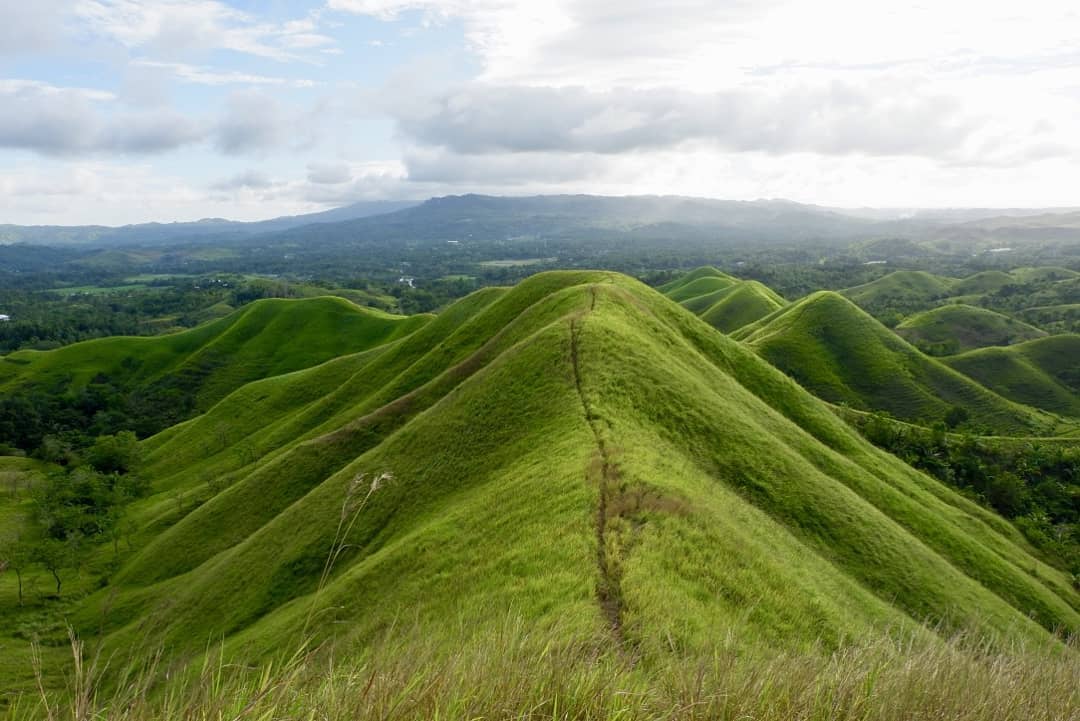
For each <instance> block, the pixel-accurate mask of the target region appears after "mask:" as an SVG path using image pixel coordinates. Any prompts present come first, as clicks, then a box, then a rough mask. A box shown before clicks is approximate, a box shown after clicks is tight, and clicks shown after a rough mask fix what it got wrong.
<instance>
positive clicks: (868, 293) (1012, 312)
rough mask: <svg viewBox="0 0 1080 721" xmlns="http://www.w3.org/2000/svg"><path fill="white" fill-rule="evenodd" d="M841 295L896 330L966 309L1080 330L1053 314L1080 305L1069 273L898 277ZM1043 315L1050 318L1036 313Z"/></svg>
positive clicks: (1077, 278) (1077, 277)
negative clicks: (907, 322)
mask: <svg viewBox="0 0 1080 721" xmlns="http://www.w3.org/2000/svg"><path fill="white" fill-rule="evenodd" d="M841 293H842V294H843V295H844V296H846V297H848V298H849V299H851V300H852V301H853V302H854V303H855V304H856V305H858V306H859V307H860V308H862V309H863V310H865V311H867V312H868V313H870V314H871V315H873V316H874V317H875V318H878V319H879V320H881V321H882V322H883V323H885V324H886V325H888V326H890V327H892V326H895V325H897V324H898V323H899V322H900V321H902V320H904V319H905V318H907V317H910V316H912V315H914V314H917V313H920V312H922V311H927V310H930V309H933V308H936V307H938V306H942V305H946V304H950V303H963V304H966V305H969V306H978V307H980V308H985V309H989V310H993V311H996V312H998V313H1001V314H1003V315H1007V316H1011V317H1015V318H1017V319H1018V320H1023V321H1026V322H1028V323H1032V324H1035V325H1037V326H1038V327H1039V328H1040V329H1041V330H1044V331H1047V332H1050V333H1061V332H1072V331H1074V330H1075V328H1073V327H1072V326H1071V325H1069V321H1070V320H1073V321H1075V318H1070V317H1069V313H1068V311H1065V316H1064V317H1061V314H1060V313H1056V312H1055V311H1054V310H1052V309H1053V308H1055V307H1067V306H1070V305H1073V304H1076V303H1077V302H1078V301H1080V274H1078V273H1077V272H1076V271H1074V270H1070V269H1068V268H1057V267H1037V268H1016V269H1013V270H1010V271H1008V272H1005V271H1001V270H988V271H983V272H980V273H975V274H974V275H971V276H968V277H966V278H960V279H956V278H945V277H942V276H937V275H933V274H931V273H926V272H924V271H896V272H893V273H889V274H888V275H885V276H882V277H881V278H878V279H876V280H874V281H871V282H869V283H865V284H863V285H859V286H855V287H853V288H848V289H846V290H843V291H841ZM1039 309H1046V312H1041V313H1040V312H1036V311H1037V310H1039ZM1029 311H1031V312H1030V313H1029Z"/></svg>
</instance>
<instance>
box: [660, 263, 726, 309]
mask: <svg viewBox="0 0 1080 721" xmlns="http://www.w3.org/2000/svg"><path fill="white" fill-rule="evenodd" d="M708 279H711V280H712V282H714V283H716V285H715V286H714V287H712V288H707V289H706V288H703V289H702V291H701V292H702V293H704V292H708V291H711V290H718V289H720V288H726V287H728V286H730V285H734V284H735V283H737V282H738V280H739V279H738V278H735V277H733V276H730V275H728V274H727V273H725V272H724V271H722V270H720V269H719V268H714V267H713V266H711V265H703V266H701V267H699V268H695V269H694V270H692V271H690V272H689V273H687V274H686V275H683V276H680V277H678V278H676V279H675V280H673V281H671V282H669V283H665V284H664V285H662V286H660V288H659V290H660V292H661V293H663V294H664V295H666V296H668V297H669V298H670V297H671V294H672V293H676V292H679V291H681V290H682V289H683V288H685V287H686V286H688V285H691V284H693V283H697V282H699V281H701V280H708ZM699 295H700V293H699ZM691 297H693V295H692V294H690V295H686V294H684V297H683V298H682V300H686V298H691ZM676 302H680V301H676Z"/></svg>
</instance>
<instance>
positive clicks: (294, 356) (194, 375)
mask: <svg viewBox="0 0 1080 721" xmlns="http://www.w3.org/2000/svg"><path fill="white" fill-rule="evenodd" d="M430 317H431V316H428V315H420V316H412V317H404V316H395V315H390V314H387V313H383V312H381V311H377V310H372V309H369V308H361V307H359V306H356V305H354V304H352V303H350V302H349V301H347V300H344V299H342V298H331V297H321V298H310V299H302V300H282V299H266V300H260V301H256V302H254V303H251V304H250V305H247V306H245V307H243V308H241V309H240V310H238V311H235V312H233V313H231V314H229V315H228V316H226V317H224V318H221V319H220V320H216V321H212V322H210V323H207V324H205V325H202V326H199V327H197V328H193V329H191V330H187V331H183V332H180V333H174V334H171V335H164V336H154V337H112V338H101V339H97V340H91V341H86V342H83V343H76V344H74V345H70V346H66V347H63V348H59V349H57V350H52V351H18V352H15V353H11V354H9V355H6V356H3V357H2V358H0V391H3V392H8V393H12V392H16V391H20V392H41V393H48V394H54V395H63V396H69V397H74V396H77V395H78V394H79V393H80V392H82V391H83V390H85V389H86V388H87V387H88V386H89V385H91V384H94V383H96V384H103V383H107V384H110V385H111V386H113V387H115V388H117V389H119V390H120V391H121V392H124V393H137V394H138V395H140V396H142V397H144V398H145V397H161V398H162V400H163V402H164V401H167V400H168V399H169V398H172V399H173V401H174V402H176V403H180V402H185V401H187V402H190V403H191V405H192V406H193V408H194V410H205V409H207V408H209V407H210V406H212V405H213V404H214V403H216V402H217V401H218V400H220V399H221V398H223V397H225V396H226V395H227V394H228V393H229V392H230V391H232V390H235V389H236V388H238V387H240V386H242V385H243V384H245V383H247V382H249V381H253V380H256V379H259V378H264V377H267V376H274V375H280V374H282V373H288V372H291V371H295V370H299V369H301V368H306V367H309V366H312V365H316V364H318V363H322V362H324V361H326V360H329V359H331V358H334V357H337V356H340V355H342V354H345V353H352V352H356V351H359V350H364V349H368V348H372V347H375V346H378V345H382V344H385V343H389V342H391V341H393V340H395V339H397V338H401V337H404V336H406V335H408V334H409V333H411V332H412V331H414V330H416V329H417V328H420V327H422V326H423V325H424V324H425V323H427V321H428V320H430Z"/></svg>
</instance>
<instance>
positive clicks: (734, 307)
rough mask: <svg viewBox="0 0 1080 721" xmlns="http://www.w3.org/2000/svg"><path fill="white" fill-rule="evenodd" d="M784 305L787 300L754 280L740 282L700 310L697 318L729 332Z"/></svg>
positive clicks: (724, 331) (723, 331)
mask: <svg viewBox="0 0 1080 721" xmlns="http://www.w3.org/2000/svg"><path fill="white" fill-rule="evenodd" d="M785 305H787V301H785V300H784V299H783V298H781V297H780V296H779V295H777V294H776V293H775V292H774V291H773V290H772V289H770V288H769V287H768V286H765V285H763V284H761V283H759V282H757V281H756V280H746V281H742V282H740V283H739V284H738V285H737V286H735V287H734V288H732V289H731V290H730V292H728V293H726V294H725V295H724V296H723V297H722V298H719V299H718V300H717V301H716V302H715V303H713V304H712V305H710V306H709V307H708V308H706V309H705V310H703V311H702V312H701V313H699V314H698V315H700V317H701V319H702V320H703V321H705V322H706V323H708V324H709V325H711V326H712V327H713V328H716V329H717V330H719V331H720V332H721V333H730V332H732V331H734V330H738V329H739V328H742V327H744V326H747V325H749V324H751V323H753V322H754V321H757V320H759V319H761V318H764V317H765V316H767V315H769V314H770V313H772V312H774V311H776V310H779V309H780V308H782V307H784V306H785Z"/></svg>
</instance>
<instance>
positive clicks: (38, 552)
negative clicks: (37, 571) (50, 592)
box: [33, 538, 79, 596]
mask: <svg viewBox="0 0 1080 721" xmlns="http://www.w3.org/2000/svg"><path fill="white" fill-rule="evenodd" d="M78 545H79V541H78V539H77V538H70V539H68V540H59V539H56V538H44V539H42V540H41V541H40V542H38V543H37V544H35V545H34V548H33V559H34V560H35V561H37V562H38V563H40V564H41V565H42V567H43V568H44V569H45V570H46V571H48V572H49V573H50V574H52V577H53V580H54V581H56V595H57V596H59V595H60V588H61V586H62V584H63V578H62V577H61V576H60V572H61V571H63V570H65V569H68V568H74V567H75V565H76V558H77V555H76V552H77V550H78Z"/></svg>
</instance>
